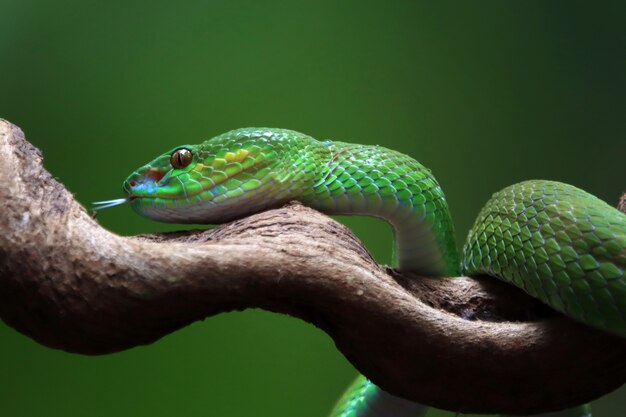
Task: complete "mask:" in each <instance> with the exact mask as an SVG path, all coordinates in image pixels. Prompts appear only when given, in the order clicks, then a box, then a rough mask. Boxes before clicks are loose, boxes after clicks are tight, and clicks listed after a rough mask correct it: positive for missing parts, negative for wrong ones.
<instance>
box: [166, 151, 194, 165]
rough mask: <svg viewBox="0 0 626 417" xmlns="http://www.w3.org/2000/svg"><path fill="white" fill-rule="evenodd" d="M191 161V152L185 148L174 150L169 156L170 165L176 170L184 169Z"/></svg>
mask: <svg viewBox="0 0 626 417" xmlns="http://www.w3.org/2000/svg"><path fill="white" fill-rule="evenodd" d="M192 160H193V155H192V153H191V151H190V150H189V149H187V148H180V149H176V150H175V151H174V152H172V156H170V164H172V166H173V167H174V168H176V169H182V168H185V167H186V166H187V165H189V164H190V163H191V161H192Z"/></svg>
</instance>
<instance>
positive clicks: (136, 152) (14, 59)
mask: <svg viewBox="0 0 626 417" xmlns="http://www.w3.org/2000/svg"><path fill="white" fill-rule="evenodd" d="M625 18H626V4H625V3H623V2H593V3H592V2H548V1H545V2H502V1H493V2H485V1H483V2H465V1H456V2H452V1H445V2H415V1H394V2H373V1H363V0H361V1H315V2H288V1H267V2H265V1H245V0H236V1H232V0H231V1H226V0H223V1H195V2H192V1H178V2H171V1H142V2H139V1H124V2H122V1H118V2H106V1H93V0H81V1H78V0H57V1H54V2H52V1H34V0H19V1H7V0H0V117H4V118H6V119H8V120H9V121H11V122H13V123H15V124H17V125H18V126H20V127H21V128H22V129H23V130H24V131H25V132H26V135H27V137H28V139H29V140H30V141H31V142H32V143H33V144H35V145H36V146H38V147H39V148H40V149H41V150H42V151H43V153H44V156H45V164H46V167H47V168H48V169H49V170H50V171H51V172H52V173H53V175H55V176H56V177H57V178H58V179H59V180H60V181H61V182H63V183H64V184H65V185H66V186H67V188H69V189H70V190H71V191H72V192H73V193H75V195H76V198H77V199H78V200H79V201H80V202H82V203H83V204H84V205H88V204H89V203H90V202H92V201H96V200H103V199H110V198H117V197H120V196H121V190H120V186H121V181H122V180H123V179H124V178H125V176H126V175H127V174H128V173H129V172H130V171H131V170H132V169H133V168H135V167H137V166H139V165H141V164H143V163H144V162H147V161H148V160H149V159H152V158H153V157H154V156H155V155H157V154H158V153H160V152H162V151H165V150H167V149H169V148H171V147H172V146H174V145H177V144H182V143H196V142H200V141H202V140H204V139H207V138H210V137H212V136H214V135H216V134H218V133H221V132H224V131H227V130H230V129H233V128H237V127H244V126H272V127H284V128H289V129H294V130H298V131H302V132H305V133H308V134H310V135H312V136H314V137H317V138H318V139H326V138H332V139H337V140H345V141H352V142H360V143H366V144H380V145H384V146H387V147H391V148H395V149H397V150H399V151H402V152H405V153H408V154H410V155H413V156H414V157H416V158H417V159H418V160H420V161H421V162H422V163H424V164H425V165H426V166H428V167H430V168H432V169H433V171H434V172H435V174H436V175H437V177H438V179H439V181H440V183H441V184H442V186H443V187H444V189H445V190H446V193H447V195H448V198H449V201H450V206H451V209H452V211H453V216H454V218H455V220H456V225H457V232H458V237H459V240H460V241H462V240H463V236H464V235H465V234H466V232H467V230H468V229H469V227H470V226H471V224H472V222H473V219H474V217H475V216H476V214H477V213H478V211H479V209H480V207H481V205H482V204H483V203H484V202H485V201H486V200H487V199H488V197H489V196H490V195H491V194H492V193H493V192H495V191H497V190H498V189H500V188H502V187H504V186H506V185H508V184H512V183H514V182H517V181H520V180H524V179H531V178H545V179H555V180H560V181H564V182H568V183H571V184H575V185H577V186H579V187H581V188H584V189H586V190H588V191H590V192H592V193H594V194H596V195H598V196H599V197H601V198H603V199H605V200H606V201H608V202H610V203H612V204H614V203H615V202H616V201H617V197H618V195H619V194H620V193H621V192H622V191H624V190H625V189H626V175H625V174H626V170H625V169H624V155H626V122H625V120H626V119H625V118H624V112H625V111H626V77H625V74H626V28H625V26H624V21H625ZM99 220H100V222H101V224H102V225H103V226H105V227H106V228H108V229H110V230H113V231H115V232H117V233H120V234H127V235H129V234H136V233H141V232H151V231H158V230H173V229H176V228H178V226H171V225H170V226H167V225H163V224H158V223H154V222H150V221H148V220H145V219H143V218H139V217H138V216H137V215H135V214H134V213H132V212H131V210H130V208H129V207H125V206H123V207H117V208H113V209H110V210H107V211H106V212H103V213H101V215H100V216H99ZM341 220H342V221H345V222H346V223H347V224H349V225H350V226H351V227H352V228H353V229H354V230H355V231H356V233H357V234H358V236H359V237H360V238H361V239H362V240H363V241H364V242H365V244H366V246H367V247H368V248H369V249H370V250H371V251H372V253H373V254H374V255H375V257H376V258H377V259H378V260H379V261H381V262H389V259H390V247H391V234H390V232H389V230H388V228H387V227H386V226H385V225H384V224H383V223H382V222H380V221H376V220H372V219H354V218H349V219H348V218H342V219H341ZM224 256H228V254H224ZM0 335H1V336H0V337H1V339H2V343H1V344H0V352H1V354H0V415H2V416H16V417H18V416H19V417H21V416H50V417H51V416H106V417H112V416H119V417H124V416H151V417H157V416H174V415H175V416H189V417H191V416H220V417H222V416H223V417H239V416H242V417H243V416H247V417H249V416H273V417H279V416H299V417H308V416H310V417H318V416H323V415H325V413H326V412H327V411H328V410H329V409H330V407H331V406H332V404H333V402H334V401H335V399H336V398H337V396H338V395H339V394H340V393H341V391H342V390H343V388H344V387H345V386H346V384H348V382H349V381H350V380H351V379H352V378H353V376H354V375H355V373H356V371H355V370H354V369H353V368H352V367H351V366H350V364H349V363H347V361H346V360H345V359H344V358H343V357H342V356H341V355H340V354H339V353H338V352H337V351H336V350H335V348H334V345H333V343H332V341H331V340H330V339H329V338H328V337H327V336H326V335H325V334H324V333H322V332H321V331H319V330H318V329H316V328H313V326H310V325H308V324H306V323H303V322H300V321H297V320H295V319H292V318H289V317H284V316H278V315H275V314H270V313H266V312H262V311H247V312H243V313H232V314H225V315H221V316H218V317H215V318H211V319H209V320H206V321H204V322H201V323H196V324H194V325H192V326H189V327H188V328H186V329H183V330H181V331H179V332H176V333H174V334H172V335H170V336H168V337H166V338H164V339H162V340H161V341H159V342H157V343H155V344H153V345H151V346H147V347H140V348H135V349H132V350H130V351H127V352H122V353H117V354H114V355H109V356H104V357H86V356H79V355H74V354H68V353H64V352H60V351H55V350H51V349H48V348H45V347H43V346H39V345H37V344H35V343H34V342H33V341H31V340H30V339H27V338H26V337H24V336H22V335H20V334H18V333H16V332H15V331H13V330H12V329H10V328H8V327H7V326H6V325H4V324H1V325H0ZM514 377H515V376H514V375H511V378H514ZM601 377H602V376H601V375H598V378H601ZM442 389H445V387H442ZM537 389H541V381H538V382H537ZM624 410H626V390H625V389H621V390H618V391H617V392H615V393H613V394H611V395H609V396H607V397H605V398H603V399H601V400H599V401H598V402H597V403H596V405H595V411H596V413H595V416H596V417H615V416H622V415H624ZM431 415H440V416H451V415H452V413H440V414H435V413H433V414H431Z"/></svg>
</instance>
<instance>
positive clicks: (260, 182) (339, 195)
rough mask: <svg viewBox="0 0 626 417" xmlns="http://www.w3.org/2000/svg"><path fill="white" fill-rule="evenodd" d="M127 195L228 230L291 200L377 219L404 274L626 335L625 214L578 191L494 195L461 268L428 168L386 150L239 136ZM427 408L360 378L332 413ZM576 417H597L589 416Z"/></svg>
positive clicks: (514, 189) (181, 156) (128, 186)
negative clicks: (528, 300) (494, 294)
mask: <svg viewBox="0 0 626 417" xmlns="http://www.w3.org/2000/svg"><path fill="white" fill-rule="evenodd" d="M123 189H124V191H125V193H126V194H127V196H128V197H127V199H125V201H130V204H131V206H132V208H133V209H134V210H135V211H136V212H137V213H139V214H141V215H143V216H146V217H149V218H151V219H154V220H158V221H165V222H175V223H223V222H226V221H229V220H232V219H234V218H237V217H241V216H244V215H247V214H251V213H254V212H258V211H261V210H263V209H266V208H269V207H273V206H277V205H280V204H282V203H284V202H287V201H289V200H299V201H301V202H303V203H304V204H306V205H308V206H311V207H313V208H315V209H318V210H320V211H323V212H325V213H329V214H361V215H370V216H375V217H379V218H382V219H384V220H386V221H388V222H389V223H390V224H391V225H392V227H393V229H394V235H395V245H396V249H395V253H396V256H397V262H398V267H399V269H401V270H403V271H410V272H415V273H418V274H422V275H429V276H441V277H452V276H458V275H459V274H461V273H464V274H466V275H472V274H488V275H491V276H494V277H496V278H499V279H501V280H504V281H506V282H508V283H510V284H512V285H515V286H517V287H520V288H522V289H523V290H524V291H526V292H527V293H528V294H530V295H531V296H533V297H536V298H538V299H540V300H541V301H542V302H544V303H546V304H548V305H549V306H551V307H552V308H554V309H555V310H557V311H559V312H562V313H563V314H566V315H568V316H569V317H571V318H573V319H575V320H578V321H580V322H583V323H585V324H587V325H589V326H593V327H596V328H598V329H602V330H604V331H607V332H611V333H614V334H617V335H619V336H622V337H626V215H624V214H623V213H621V212H620V211H618V210H617V209H616V208H614V207H611V206H609V205H608V204H606V203H605V202H603V201H601V200H599V199H598V198H596V197H594V196H593V195H591V194H588V193H586V192H584V191H582V190H580V189H578V188H576V187H573V186H571V185H566V184H562V183H558V182H553V181H526V182H522V183H519V184H516V185H513V186H510V187H508V188H506V189H504V190H502V191H500V192H498V193H496V194H494V196H493V197H492V198H491V199H490V200H489V202H488V203H487V204H486V205H485V207H484V208H483V209H482V211H481V212H480V214H479V215H478V218H477V220H476V223H475V224H474V227H473V228H472V229H471V231H470V233H469V236H468V238H467V242H466V244H465V246H464V249H463V257H462V260H460V259H459V254H458V252H457V246H456V242H455V238H454V227H453V223H452V218H451V215H450V211H449V209H448V204H447V202H446V199H445V196H444V193H443V191H442V189H441V187H440V186H439V184H438V183H437V181H436V179H435V178H434V176H433V175H432V173H431V172H430V170H428V169H427V168H425V167H424V166H423V165H421V164H420V163H419V162H417V161H416V160H414V159H413V158H411V157H409V156H407V155H404V154H402V153H399V152H396V151H393V150H390V149H386V148H383V147H380V146H366V145H357V144H351V143H344V142H334V141H318V140H315V139H313V138H312V137H310V136H307V135H304V134H301V133H298V132H294V131H290V130H284V129H268V128H246V129H238V130H233V131H231V132H227V133H224V134H222V135H219V136H217V137H214V138H212V139H209V140H207V141H205V142H203V143H201V144H199V145H182V146H177V147H176V148H174V149H171V150H170V151H168V152H165V153H164V154H162V155H160V156H159V157H157V158H156V159H154V160H153V161H151V162H149V163H148V164H146V165H144V166H142V167H140V168H138V169H137V170H136V171H134V172H133V173H132V174H131V175H130V176H129V177H128V178H127V179H126V181H125V182H124V185H123ZM390 408H391V409H393V411H390ZM425 410H426V408H425V407H422V406H420V405H418V404H414V403H410V402H408V401H405V400H402V399H399V398H396V397H393V396H391V395H389V394H386V393H384V391H382V390H380V389H378V388H377V387H376V386H375V385H373V384H372V383H370V382H369V381H367V380H366V379H365V378H364V377H360V378H359V379H357V381H356V382H355V383H354V384H353V385H352V387H351V388H350V389H349V390H348V391H347V393H346V394H345V395H344V398H343V400H342V401H340V403H339V404H338V406H337V407H336V408H335V410H334V411H333V415H334V416H342V417H348V416H358V417H365V416H377V417H378V416H399V417H400V416H401V417H404V416H407V417H408V416H412V417H416V416H420V415H423V414H424V413H425ZM576 413H578V414H576V415H590V414H587V411H586V409H583V408H581V409H579V410H578V411H577V412H576ZM572 415H574V414H572Z"/></svg>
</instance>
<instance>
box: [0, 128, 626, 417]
mask: <svg viewBox="0 0 626 417" xmlns="http://www.w3.org/2000/svg"><path fill="white" fill-rule="evenodd" d="M0 161H2V163H1V164H0V183H1V184H2V187H0V202H1V203H2V207H3V208H2V211H1V212H0V228H1V229H0V230H2V234H0V317H1V318H2V319H3V320H4V321H5V322H7V323H8V324H9V325H11V326H12V327H14V328H15V329H16V330H18V331H20V332H22V333H24V334H26V335H28V336H30V337H32V338H33V339H35V340H36V341H38V342H39V343H42V344H44V345H47V346H50V347H54V348H58V349H64V350H67V351H72V352H79V353H84V354H103V353H109V352H115V351H119V350H123V349H128V348H131V347H133V346H137V345H141V344H147V343H152V342H154V341H155V340H157V339H159V338H160V337H162V336H164V335H166V334H168V333H170V332H172V331H174V330H176V329H179V328H181V327H183V326H186V325H188V324H189V323H191V322H193V321H195V320H200V319H203V318H205V317H207V316H211V315H215V314H218V313H221V312H225V311H232V310H241V309H245V308H251V307H258V308H263V309H266V310H270V311H275V312H280V313H286V314H289V315H292V316H295V317H299V318H301V319H303V320H306V321H308V322H311V323H313V324H314V325H316V326H318V327H320V328H321V329H323V330H324V331H325V332H326V333H328V334H329V335H330V336H331V337H332V338H333V340H334V341H335V343H336V345H337V347H338V348H339V349H340V350H341V352H342V353H343V354H344V355H345V356H346V357H347V358H348V359H349V360H350V362H352V364H354V365H355V366H356V368H357V369H359V370H360V371H361V372H363V373H364V374H365V375H367V376H368V377H369V378H371V379H372V380H373V381H374V382H375V383H376V384H378V385H379V386H381V387H382V388H384V389H385V390H387V391H389V392H391V393H393V394H396V395H400V396H402V397H405V398H408V399H411V400H415V401H419V402H421V403H425V404H429V405H433V406H436V407H440V408H444V409H449V410H458V411H464V412H481V413H482V412H509V413H537V412H544V411H551V410H555V409H558V408H563V407H567V406H573V405H576V404H579V403H582V402H586V401H589V400H592V399H595V398H597V397H599V396H601V395H603V394H606V393H607V392H609V391H611V390H613V389H615V388H617V387H619V386H620V385H621V384H622V383H623V382H624V381H625V380H626V341H624V340H622V339H620V338H617V337H615V336H612V335H608V334H605V333H602V332H599V331H595V330H593V329H589V328H587V327H585V326H582V325H579V324H577V323H574V322H573V321H570V320H568V319H566V318H564V317H562V316H560V315H557V314H555V313H553V312H552V311H551V310H550V309H548V308H546V307H543V306H542V305H540V304H539V303H538V302H536V301H534V300H532V299H531V298H530V297H528V296H526V295H525V294H524V293H522V292H521V291H519V290H517V289H515V288H513V287H510V286H507V285H505V284H502V283H500V282H499V281H496V280H495V279H492V278H479V279H470V278H457V279H449V280H442V279H431V278H424V277H412V276H409V275H400V274H398V273H396V272H394V271H392V270H390V269H387V268H385V267H382V266H380V265H377V264H376V263H375V262H374V261H373V260H372V258H371V257H370V255H369V254H368V252H367V251H366V250H365V249H364V248H363V247H362V246H361V244H360V243H359V241H358V240H357V239H356V238H355V237H354V236H353V235H352V233H351V232H350V231H349V230H348V229H347V228H345V227H344V226H342V225H340V224H338V223H336V222H335V221H333V220H332V219H330V218H328V217H326V216H324V215H322V214H320V213H317V212H315V211H314V210H311V209H308V208H306V207H303V206H302V205H299V204H295V203H292V204H289V205H287V206H285V207H282V208H277V209H275V210H270V211H267V212H264V213H260V214H257V215H254V216H251V217H248V218H244V219H241V220H238V221H235V222H232V223H229V224H226V225H223V226H221V227H218V228H216V229H213V230H204V231H191V232H177V233H170V234H155V235H148V236H138V237H120V236H117V235H115V234H112V233H110V232H108V231H106V230H104V229H103V228H101V227H100V226H99V225H98V224H97V223H96V222H95V221H94V220H92V219H91V218H90V217H89V215H88V213H87V212H86V211H85V210H84V208H83V207H81V206H80V205H79V204H78V203H77V202H76V201H75V200H74V199H73V197H72V195H71V194H70V193H69V192H68V191H67V190H66V189H65V188H64V187H63V186H62V185H61V184H59V183H58V182H57V181H55V180H54V179H53V178H52V177H51V176H50V174H49V173H48V172H47V171H45V170H44V169H43V167H42V164H41V162H42V156H41V153H40V152H39V151H38V150H37V149H36V148H34V147H33V146H32V145H30V144H29V143H28V142H27V141H26V140H25V139H24V136H23V133H22V132H21V131H20V130H19V129H18V128H17V127H15V126H13V125H11V124H10V123H8V122H6V121H3V120H1V119H0Z"/></svg>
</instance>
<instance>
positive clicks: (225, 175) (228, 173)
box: [125, 158, 268, 202]
mask: <svg viewBox="0 0 626 417" xmlns="http://www.w3.org/2000/svg"><path fill="white" fill-rule="evenodd" d="M267 165H268V161H267V160H266V159H265V158H259V159H256V160H255V161H254V162H253V163H252V164H250V165H248V166H246V167H243V166H241V165H240V166H241V168H240V169H236V170H235V169H230V170H227V169H225V170H222V171H216V172H214V173H213V174H214V175H212V176H211V178H209V177H206V176H202V177H203V178H204V179H210V180H211V183H210V184H208V185H203V184H202V183H201V182H200V181H197V180H194V182H197V183H199V184H200V185H201V187H200V188H199V189H196V190H194V191H193V192H187V190H186V187H185V183H184V181H183V180H182V179H180V177H179V176H175V177H169V178H168V175H163V176H162V177H161V178H164V179H165V180H166V181H172V180H175V179H176V180H178V181H179V183H180V186H181V187H182V190H183V192H182V193H181V194H180V195H173V194H166V193H162V194H159V192H158V190H159V188H161V187H167V186H168V185H166V184H158V182H156V181H155V182H154V186H155V191H154V192H152V193H150V194H142V193H137V192H133V191H132V187H130V183H127V184H128V185H129V187H128V197H127V198H128V201H130V202H132V201H133V200H138V199H144V200H156V199H160V200H181V199H185V198H187V199H189V198H192V197H195V196H198V195H200V194H203V193H206V194H207V199H212V198H213V197H216V196H217V195H219V194H220V193H217V194H216V193H213V192H212V190H214V189H215V188H216V187H219V186H220V185H222V184H224V183H225V182H226V181H228V180H229V179H231V178H234V177H236V176H237V175H239V174H241V173H242V172H247V171H251V170H253V169H257V170H259V169H261V168H264V167H266V166H267ZM218 173H221V174H222V175H219V176H217V175H215V174H218ZM136 184H137V183H136ZM125 189H126V187H125Z"/></svg>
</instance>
